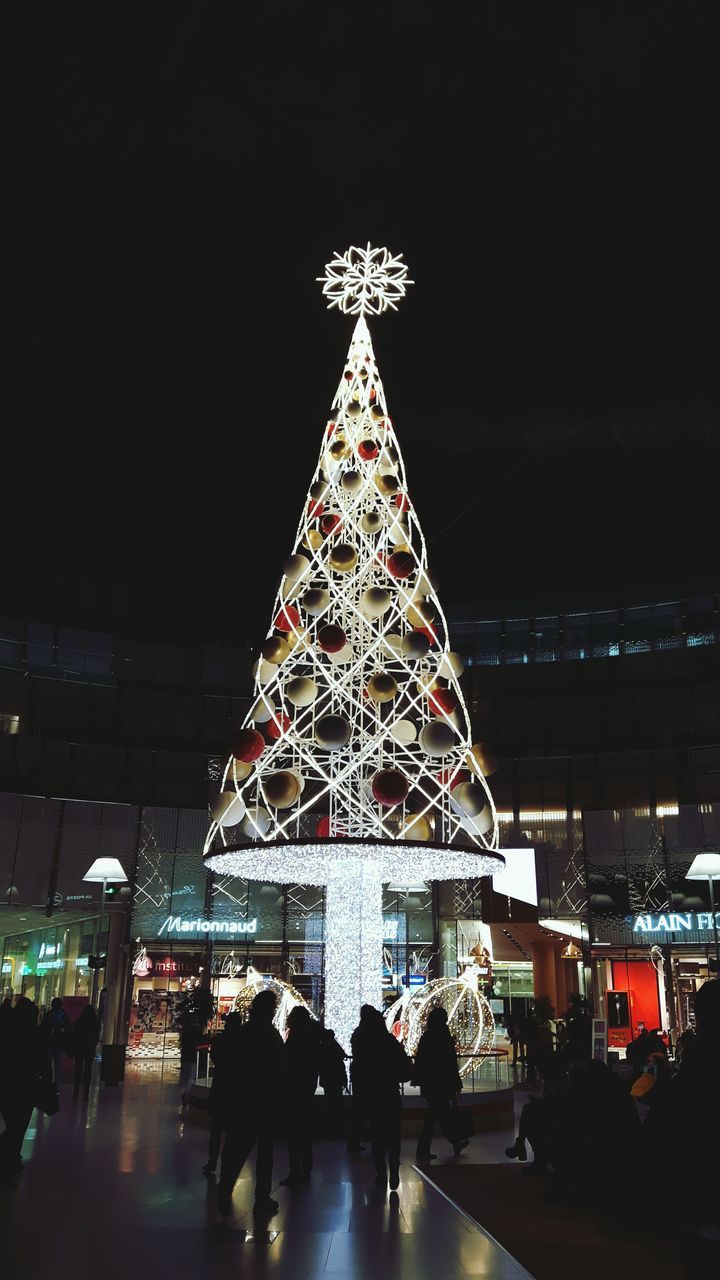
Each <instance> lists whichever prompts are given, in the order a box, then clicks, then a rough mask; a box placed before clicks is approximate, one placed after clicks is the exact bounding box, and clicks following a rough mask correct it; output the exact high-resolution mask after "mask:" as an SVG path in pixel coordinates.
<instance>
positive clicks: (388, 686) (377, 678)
mask: <svg viewBox="0 0 720 1280" xmlns="http://www.w3.org/2000/svg"><path fill="white" fill-rule="evenodd" d="M367 691H368V697H369V698H371V699H372V701H373V702H392V700H393V698H394V697H395V694H396V693H397V681H396V679H395V677H394V676H391V675H390V674H389V673H388V672H387V671H376V673H375V675H374V676H371V677H370V679H369V681H368V687H367Z"/></svg>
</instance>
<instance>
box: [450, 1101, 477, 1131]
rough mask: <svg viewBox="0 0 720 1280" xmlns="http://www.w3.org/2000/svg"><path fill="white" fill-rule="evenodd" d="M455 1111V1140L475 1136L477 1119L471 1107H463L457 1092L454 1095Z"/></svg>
mask: <svg viewBox="0 0 720 1280" xmlns="http://www.w3.org/2000/svg"><path fill="white" fill-rule="evenodd" d="M453 1112H454V1115H455V1125H454V1128H455V1135H456V1136H455V1141H456V1142H465V1141H466V1140H467V1139H468V1138H472V1137H474V1136H475V1121H474V1119H473V1113H472V1111H471V1110H470V1108H469V1107H461V1106H460V1104H459V1102H458V1099H457V1094H455V1095H454V1105H453Z"/></svg>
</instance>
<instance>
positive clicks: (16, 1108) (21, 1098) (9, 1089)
mask: <svg viewBox="0 0 720 1280" xmlns="http://www.w3.org/2000/svg"><path fill="white" fill-rule="evenodd" d="M49 1078H50V1058H49V1054H48V1051H47V1048H46V1041H45V1039H44V1038H43V1037H41V1036H40V1033H39V1030H38V1009H37V1005H35V1004H33V1002H32V1000H28V999H27V997H26V996H20V997H19V999H18V1001H17V1003H16V1005H15V1008H14V1009H13V1010H12V1013H11V1015H10V1017H6V1018H4V1019H3V1022H2V1038H1V1039H0V1114H1V1115H2V1118H3V1120H4V1122H5V1132H4V1133H3V1134H2V1135H1V1136H0V1186H5V1187H12V1186H15V1185H16V1183H17V1180H18V1176H19V1174H20V1169H21V1166H22V1156H21V1154H20V1153H21V1150H22V1144H23V1140H24V1138H25V1134H26V1132H27V1128H28V1125H29V1124H30V1118H31V1116H32V1113H33V1108H34V1106H35V1089H36V1086H37V1081H38V1080H39V1079H44V1080H48V1081H49Z"/></svg>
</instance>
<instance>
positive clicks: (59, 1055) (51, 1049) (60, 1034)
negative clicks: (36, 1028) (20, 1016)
mask: <svg viewBox="0 0 720 1280" xmlns="http://www.w3.org/2000/svg"><path fill="white" fill-rule="evenodd" d="M40 1038H41V1040H42V1041H43V1044H44V1046H45V1048H46V1049H47V1051H48V1053H49V1054H50V1061H51V1062H52V1069H53V1084H54V1085H55V1088H56V1089H57V1091H58V1093H59V1092H60V1069H61V1065H62V1060H63V1057H64V1055H65V1054H66V1053H68V1052H69V1050H70V1049H71V1047H72V1044H71V1041H72V1028H71V1023H70V1019H69V1018H68V1016H67V1014H66V1012H65V1010H64V1009H63V1002H62V1000H61V999H60V996H55V998H54V999H53V1000H51V1001H50V1008H49V1009H48V1011H47V1013H46V1014H45V1016H44V1018H43V1020H42V1022H41V1023H40Z"/></svg>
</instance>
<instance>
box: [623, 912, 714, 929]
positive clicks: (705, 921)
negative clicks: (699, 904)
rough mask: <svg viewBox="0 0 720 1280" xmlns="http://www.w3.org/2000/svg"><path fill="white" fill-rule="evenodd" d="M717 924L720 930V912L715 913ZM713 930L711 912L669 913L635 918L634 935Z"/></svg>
mask: <svg viewBox="0 0 720 1280" xmlns="http://www.w3.org/2000/svg"><path fill="white" fill-rule="evenodd" d="M715 923H716V925H717V927H718V928H720V911H716V912H715ZM712 928H713V918H712V912H711V911H668V912H667V913H666V914H665V915H661V916H649V915H642V916H636V917H635V923H634V925H633V933H682V931H683V930H684V929H685V930H691V929H696V930H697V931H698V932H700V933H701V932H702V931H703V930H704V929H712Z"/></svg>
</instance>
